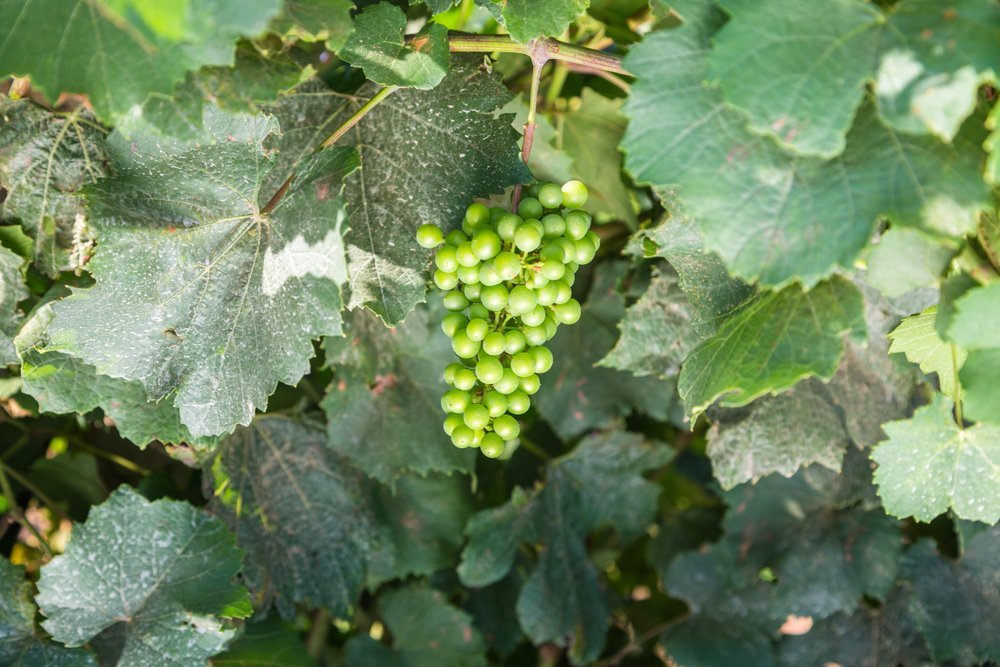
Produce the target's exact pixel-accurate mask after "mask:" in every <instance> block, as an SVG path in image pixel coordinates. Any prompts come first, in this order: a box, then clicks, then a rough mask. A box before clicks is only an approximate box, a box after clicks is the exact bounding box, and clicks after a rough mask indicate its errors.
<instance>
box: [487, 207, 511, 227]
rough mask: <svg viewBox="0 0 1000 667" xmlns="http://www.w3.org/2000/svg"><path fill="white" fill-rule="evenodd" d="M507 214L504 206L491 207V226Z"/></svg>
mask: <svg viewBox="0 0 1000 667" xmlns="http://www.w3.org/2000/svg"><path fill="white" fill-rule="evenodd" d="M507 212H508V211H507V209H505V208H504V207H503V206H490V224H491V225H492V224H496V223H497V222H498V221H499V220H500V218H502V217H504V216H505V215H507Z"/></svg>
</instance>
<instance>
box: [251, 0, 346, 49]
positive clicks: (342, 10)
mask: <svg viewBox="0 0 1000 667" xmlns="http://www.w3.org/2000/svg"><path fill="white" fill-rule="evenodd" d="M352 9H354V3H352V2H351V0H285V2H284V5H283V7H282V9H281V14H280V15H279V16H278V17H277V18H275V19H274V20H273V21H272V22H271V30H273V31H275V32H277V33H279V34H281V35H284V36H285V37H287V38H289V39H293V40H303V41H307V42H325V43H326V47H327V48H328V49H330V50H331V51H339V50H340V49H341V47H343V46H344V42H346V41H347V37H348V35H350V34H351V31H352V30H354V25H353V23H352V22H351V10H352Z"/></svg>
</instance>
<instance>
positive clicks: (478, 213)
mask: <svg viewBox="0 0 1000 667" xmlns="http://www.w3.org/2000/svg"><path fill="white" fill-rule="evenodd" d="M465 221H466V222H467V223H469V224H470V225H471V226H472V227H478V226H479V225H484V224H486V223H487V222H489V221H490V209H488V208H486V205H485V204H480V203H478V202H477V203H475V204H472V205H471V206H469V208H467V209H465Z"/></svg>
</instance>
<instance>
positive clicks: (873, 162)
mask: <svg viewBox="0 0 1000 667" xmlns="http://www.w3.org/2000/svg"><path fill="white" fill-rule="evenodd" d="M673 5H674V8H675V10H677V11H678V12H679V13H680V15H681V16H682V18H684V19H685V21H686V23H684V25H682V26H681V27H680V28H676V29H670V30H663V31H660V32H656V33H652V34H650V35H648V36H647V37H646V38H645V39H644V40H643V42H642V43H641V44H639V45H637V46H636V47H635V48H633V49H632V51H630V52H629V55H628V56H627V57H626V61H625V65H626V67H627V68H628V69H629V70H630V71H631V72H633V73H634V74H635V75H636V76H637V77H638V79H637V81H636V82H635V84H633V86H632V93H631V95H630V97H629V100H628V102H627V103H626V105H625V108H624V111H625V115H626V116H628V117H629V118H630V123H629V126H628V129H627V130H626V133H625V137H624V139H623V141H622V147H623V149H624V150H625V153H626V155H625V165H626V168H627V169H628V170H629V171H630V172H631V173H632V174H633V175H634V176H635V178H636V180H637V181H640V182H643V183H649V184H652V185H654V186H657V187H660V188H667V187H670V186H679V188H680V196H681V197H682V198H683V199H684V201H685V203H686V204H687V207H688V211H689V213H690V214H691V215H692V216H694V217H695V218H696V219H697V220H698V222H699V225H700V226H701V228H702V230H703V231H704V233H705V239H706V243H707V246H708V249H709V250H712V251H714V252H717V253H718V254H719V255H720V256H721V257H722V259H723V260H724V261H725V263H726V265H727V266H728V268H729V269H730V270H731V271H732V272H733V273H734V274H736V275H737V276H739V277H741V278H744V279H747V280H751V281H752V280H756V279H760V281H762V282H763V283H765V284H767V285H784V284H785V283H787V282H789V281H791V280H795V279H800V280H801V281H802V282H803V283H805V284H806V285H807V286H811V285H813V284H815V283H816V282H817V281H819V280H820V279H822V278H824V277H826V276H828V275H829V274H830V273H831V272H832V271H833V270H834V269H835V267H837V266H838V265H839V266H843V267H847V266H851V265H852V264H853V262H854V260H855V258H856V256H857V255H858V253H859V252H860V251H861V249H862V248H864V247H865V245H866V243H867V242H868V240H869V237H870V236H871V234H872V231H873V228H874V222H875V220H876V219H877V218H878V217H879V216H882V215H885V216H887V217H888V218H889V219H890V220H891V221H892V222H894V223H896V224H898V225H901V226H909V227H915V228H919V229H923V230H924V231H926V232H928V233H931V234H934V235H937V236H941V237H944V238H945V239H951V242H952V243H955V242H956V241H957V240H958V239H959V238H960V237H961V236H963V235H964V234H965V233H967V232H970V231H971V230H973V229H974V228H975V218H976V213H977V211H979V210H980V209H982V208H984V207H985V206H988V197H987V190H986V188H985V184H984V183H983V181H982V178H981V177H980V175H979V170H980V164H979V163H980V158H979V155H978V153H979V150H978V148H968V149H967V150H959V148H958V147H955V146H946V145H943V144H940V142H938V141H937V140H935V139H932V138H929V137H911V136H906V135H901V134H898V133H896V132H894V131H893V130H891V129H890V128H888V127H886V126H884V125H883V124H882V123H881V122H880V121H879V120H878V118H877V117H876V115H875V112H874V109H873V108H872V106H871V105H868V104H866V105H864V106H863V107H862V108H861V110H860V111H859V113H858V118H857V121H856V123H855V125H854V127H853V128H852V129H851V131H850V132H849V134H848V136H847V144H846V146H847V147H846V149H845V151H844V152H843V153H842V154H841V155H840V156H838V157H837V158H835V159H833V160H830V161H825V162H824V161H821V160H819V159H816V158H808V157H801V156H798V157H796V156H791V155H788V154H786V153H784V152H782V151H781V149H780V148H779V147H777V146H776V145H774V143H773V142H772V141H770V139H768V138H765V137H760V136H757V135H754V134H752V133H751V132H749V131H748V130H747V129H746V128H745V127H744V117H743V116H742V115H741V114H740V113H739V112H737V111H735V110H732V109H729V108H727V107H726V105H725V103H724V101H723V100H722V97H721V94H720V93H719V91H718V89H716V88H713V87H711V86H703V85H702V82H703V81H704V80H705V79H706V78H708V76H709V72H708V64H707V56H706V54H707V53H708V52H709V47H710V43H711V42H710V40H711V37H712V34H713V30H714V28H715V27H716V26H717V25H718V23H719V21H720V18H719V17H718V15H717V14H715V13H713V12H712V9H711V7H710V6H709V5H707V4H705V3H694V2H689V1H688V0H682V1H680V2H675V3H673ZM806 60H808V59H806ZM803 62H806V61H803ZM972 125H973V124H971V123H970V124H967V127H968V135H969V136H966V135H960V136H959V137H957V138H956V144H957V145H958V146H960V147H961V148H963V149H966V148H967V147H968V146H969V144H970V142H971V143H972V144H976V145H978V144H979V143H981V138H980V137H978V136H974V135H977V133H978V130H977V129H976V128H974V127H972ZM873 182H874V183H879V184H880V186H879V187H877V188H872V187H870V184H871V183H873ZM843 202H851V205H850V206H845V205H843Z"/></svg>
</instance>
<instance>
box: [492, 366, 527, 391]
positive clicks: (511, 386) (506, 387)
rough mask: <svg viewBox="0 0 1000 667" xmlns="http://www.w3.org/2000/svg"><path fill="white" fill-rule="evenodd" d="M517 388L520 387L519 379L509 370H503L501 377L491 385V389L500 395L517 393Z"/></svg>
mask: <svg viewBox="0 0 1000 667" xmlns="http://www.w3.org/2000/svg"><path fill="white" fill-rule="evenodd" d="M519 386H521V378H519V377H518V376H517V375H515V374H514V371H512V370H510V369H509V368H505V369H503V375H502V376H501V377H500V379H499V380H497V381H496V382H494V383H493V388H494V389H496V390H497V391H499V392H500V393H501V394H509V393H511V392H514V391H517V388H518V387H519Z"/></svg>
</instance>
